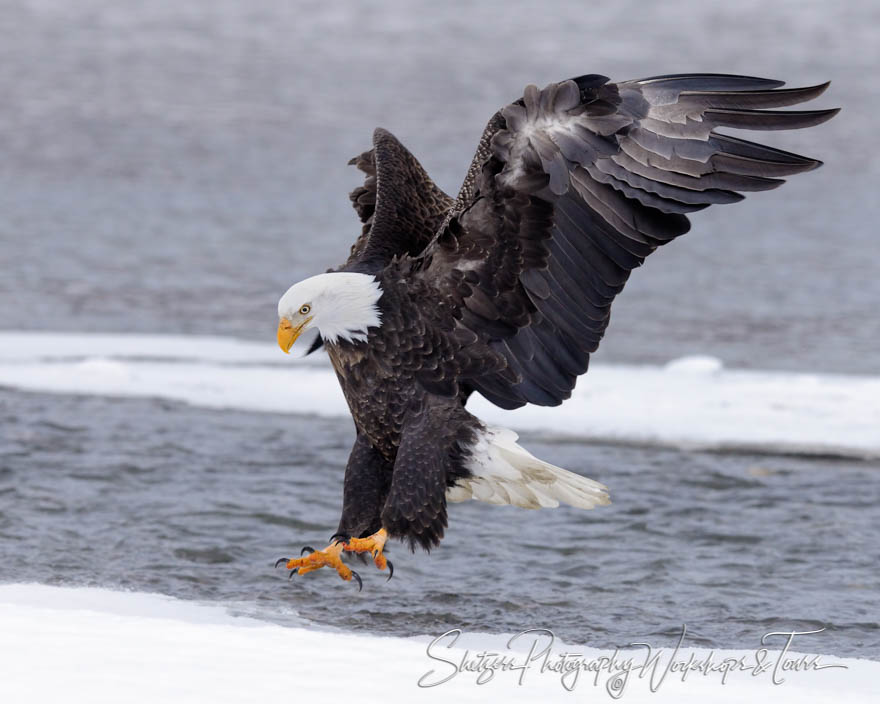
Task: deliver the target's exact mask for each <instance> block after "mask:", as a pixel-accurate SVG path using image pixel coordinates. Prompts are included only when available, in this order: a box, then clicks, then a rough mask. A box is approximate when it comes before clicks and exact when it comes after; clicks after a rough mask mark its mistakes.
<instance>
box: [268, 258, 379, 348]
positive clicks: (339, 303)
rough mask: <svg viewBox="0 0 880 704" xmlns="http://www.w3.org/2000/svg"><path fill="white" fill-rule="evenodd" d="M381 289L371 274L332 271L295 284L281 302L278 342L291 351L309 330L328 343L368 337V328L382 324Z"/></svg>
mask: <svg viewBox="0 0 880 704" xmlns="http://www.w3.org/2000/svg"><path fill="white" fill-rule="evenodd" d="M381 297H382V288H381V287H380V286H379V282H378V281H376V278H375V277H373V276H369V275H368V274H356V273H351V272H343V271H339V272H331V273H329V274H318V275H317V276H312V277H311V278H308V279H305V280H303V281H300V282H299V283H298V284H294V285H293V286H291V287H290V288H289V289H287V293H285V294H284V295H283V296H282V297H281V300H280V301H278V318H279V322H278V344H279V345H280V347H281V349H282V350H284V351H285V352H289V351H290V348H291V347H292V346H293V343H294V342H296V339H297V338H298V337H299V336H300V335H302V334H303V333H304V332H306V331H307V330H313V331H317V333H319V334H320V335H321V337H322V338H323V339H324V341H325V342H329V343H331V344H332V343H335V342H337V341H338V340H340V339H342V340H347V341H348V342H353V341H355V340H360V341H363V340H366V339H367V329H368V328H371V327H379V326H381V324H382V320H381V314H380V311H379V306H378V305H377V303H378V301H379V299H380V298H381Z"/></svg>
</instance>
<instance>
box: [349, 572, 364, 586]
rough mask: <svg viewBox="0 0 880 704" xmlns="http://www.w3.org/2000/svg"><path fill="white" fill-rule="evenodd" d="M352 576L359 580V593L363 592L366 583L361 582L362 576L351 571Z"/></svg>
mask: <svg viewBox="0 0 880 704" xmlns="http://www.w3.org/2000/svg"><path fill="white" fill-rule="evenodd" d="M351 576H352V577H354V578H355V579H356V580H357V583H358V591H362V590H363V588H364V583H363V581H361V576H360V575H359V574H358V573H357V572H355V571H354V570H352V571H351Z"/></svg>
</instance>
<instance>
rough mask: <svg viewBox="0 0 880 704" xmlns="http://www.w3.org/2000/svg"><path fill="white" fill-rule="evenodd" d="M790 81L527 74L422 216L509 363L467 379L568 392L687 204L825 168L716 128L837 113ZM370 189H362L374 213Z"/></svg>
mask: <svg viewBox="0 0 880 704" xmlns="http://www.w3.org/2000/svg"><path fill="white" fill-rule="evenodd" d="M781 85H782V83H781V82H779V81H772V80H768V79H762V78H751V77H745V76H726V75H718V74H694V75H671V76H658V77H654V78H648V79H641V80H635V81H626V82H623V83H617V84H614V83H608V79H607V78H605V77H603V76H595V75H590V76H582V77H580V78H576V79H573V80H569V81H563V82H561V83H555V84H551V85H549V86H547V87H546V88H544V89H543V90H539V89H538V88H536V87H535V86H529V87H527V88H526V90H525V93H524V95H523V97H522V99H521V100H518V101H516V102H515V103H512V104H511V105H508V106H507V107H505V108H503V109H502V110H501V111H499V112H498V113H496V115H495V116H493V118H492V120H491V121H490V122H489V125H488V126H487V127H486V130H485V132H484V134H483V137H482V139H481V141H480V144H479V147H478V149H477V154H476V156H475V157H474V160H473V162H472V164H471V167H470V169H469V170H468V174H467V176H466V178H465V181H464V184H463V185H462V188H461V191H460V193H459V195H458V198H457V199H456V200H455V201H454V202H452V201H451V200H450V199H446V198H445V196H444V197H443V198H440V197H439V196H438V195H437V194H436V191H435V190H430V191H429V194H430V195H429V197H428V200H429V201H430V203H431V204H433V205H436V206H437V207H436V209H431V208H428V211H429V212H430V216H429V217H428V218H427V219H430V218H437V219H438V220H439V221H440V222H442V225H441V227H440V228H439V231H438V234H437V236H436V237H435V238H434V239H433V241H431V242H430V244H428V245H427V247H426V248H425V250H424V252H423V253H422V254H421V256H420V257H419V258H418V259H417V261H416V262H415V263H412V262H410V263H409V264H408V266H409V267H411V268H412V270H413V271H414V275H415V276H417V277H419V279H420V281H421V282H422V284H424V285H428V286H430V287H431V290H433V291H436V292H437V295H438V296H442V297H443V300H444V301H446V302H447V303H448V304H449V308H451V309H452V310H454V316H455V319H456V321H455V325H456V326H457V327H459V328H464V329H466V330H469V331H471V332H472V333H473V337H475V338H476V340H477V341H478V342H475V343H474V344H481V345H485V346H486V347H487V348H488V353H490V354H492V355H496V356H498V357H500V358H502V359H503V360H504V362H505V364H504V365H503V366H504V367H505V368H504V369H503V370H502V371H493V372H491V373H488V374H484V375H482V376H478V377H475V378H470V379H466V380H463V381H462V384H464V386H465V390H466V391H472V390H477V391H479V392H481V393H482V394H483V395H484V396H485V397H486V398H488V399H489V400H490V401H492V402H493V403H495V404H497V405H499V406H501V407H504V408H516V407H519V406H522V405H524V404H526V403H535V404H539V405H556V404H558V403H561V402H562V401H563V400H564V399H565V398H567V397H568V396H569V395H570V394H571V390H572V388H573V387H574V385H575V381H576V379H577V377H578V376H579V375H580V374H582V373H584V372H585V371H586V369H587V365H588V362H589V355H590V353H592V352H593V351H595V350H596V348H597V347H598V345H599V341H600V340H601V338H602V335H603V334H604V332H605V329H606V327H607V325H608V321H609V316H610V307H611V303H612V301H613V300H614V298H615V296H616V295H617V294H618V293H620V291H621V290H622V289H623V286H624V285H625V283H626V281H627V279H628V277H629V275H630V272H631V271H632V270H633V269H634V268H636V267H638V266H639V265H641V263H642V262H643V261H644V259H645V258H646V257H647V256H648V255H649V254H651V252H653V251H654V250H655V249H656V248H657V247H659V246H661V245H663V244H664V243H666V242H669V241H670V240H672V239H674V238H676V237H678V236H680V235H682V234H683V233H685V232H687V230H688V229H689V227H690V222H689V221H688V219H687V217H686V214H687V213H690V212H693V211H697V210H701V209H703V208H706V207H708V206H709V205H712V204H715V203H733V202H736V201H738V200H741V199H742V197H743V196H742V192H748V191H760V190H766V189H769V188H775V187H777V186H779V185H780V184H781V183H783V181H782V180H780V177H784V176H790V175H792V174H796V173H800V172H803V171H808V170H810V169H813V168H816V167H817V166H819V165H820V162H819V161H816V160H814V159H810V158H807V157H803V156H799V155H797V154H791V153H789V152H784V151H781V150H778V149H774V148H772V147H767V146H764V145H761V144H757V143H754V142H749V141H746V140H743V139H739V138H736V137H731V136H728V135H723V134H719V133H717V132H716V131H715V130H716V128H719V127H734V128H738V129H750V130H775V129H794V128H800V127H809V126H813V125H816V124H819V123H821V122H824V121H825V120H827V119H829V118H830V117H832V116H833V115H834V114H835V113H836V112H837V111H836V110H809V111H778V110H775V109H771V108H779V107H786V106H790V105H796V104H799V103H801V102H803V101H806V100H810V99H812V98H815V97H817V96H818V95H820V94H821V93H822V91H824V90H825V88H826V87H827V85H828V84H827V83H826V84H823V85H819V86H813V87H808V88H795V89H782V90H780V89H779V88H780V86H781ZM395 141H396V140H395ZM374 151H375V152H376V153H377V155H378V151H376V148H375V147H374ZM407 154H408V153H407ZM413 161H414V160H413ZM375 163H376V165H377V166H379V165H380V163H381V162H380V161H379V158H378V156H377V159H376V161H375ZM416 163H417V162H416ZM419 168H421V167H419ZM378 171H379V179H378V184H379V185H378V192H379V197H378V199H375V200H377V203H378V204H379V205H381V204H382V203H383V202H384V198H385V196H384V194H383V193H382V170H381V168H379V169H378ZM422 173H423V172H422ZM424 178H425V179H427V177H426V176H425V177H424ZM368 181H369V178H368ZM428 183H430V181H429V182H428ZM431 187H432V188H433V189H436V187H435V186H433V184H431ZM365 188H366V189H367V192H365V193H358V191H356V192H355V193H357V194H358V195H357V197H355V194H352V198H353V200H355V201H356V205H360V206H361V207H362V208H363V213H369V212H370V207H371V206H372V205H373V203H372V200H371V199H370V196H369V186H368V185H367V184H365ZM407 198H409V199H410V200H412V199H413V198H417V199H419V198H421V199H422V200H417V201H416V202H417V203H423V202H424V198H425V196H424V195H419V196H417V195H415V194H413V193H408V194H407ZM418 209H419V208H417V210H418ZM441 210H442V213H441ZM359 212H361V211H360V210H359ZM363 213H362V217H363ZM371 217H372V218H373V225H372V229H373V232H372V233H369V237H368V242H367V243H366V244H365V245H364V247H363V249H364V251H367V250H370V249H371V248H372V247H373V242H374V239H375V235H376V230H377V228H378V222H379V213H378V211H377V212H376V213H374V214H372V216H371ZM365 229H366V228H365ZM417 244H418V243H417V242H416V241H411V242H408V243H407V247H406V248H405V251H406V252H408V253H410V254H413V248H414V247H415V246H416V245H417ZM356 247H357V245H356ZM377 248H378V247H377ZM379 249H381V248H379ZM438 373H442V372H440V370H438Z"/></svg>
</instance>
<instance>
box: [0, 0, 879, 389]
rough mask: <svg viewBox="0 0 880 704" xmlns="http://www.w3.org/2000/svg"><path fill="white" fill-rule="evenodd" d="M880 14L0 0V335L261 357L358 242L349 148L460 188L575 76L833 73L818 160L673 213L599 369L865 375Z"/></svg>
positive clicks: (870, 361) (667, 6)
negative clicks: (516, 116)
mask: <svg viewBox="0 0 880 704" xmlns="http://www.w3.org/2000/svg"><path fill="white" fill-rule="evenodd" d="M878 8H880V6H878V5H877V4H876V3H874V2H870V1H868V0H862V1H858V2H850V3H828V2H820V1H817V0H814V1H802V2H774V3H767V2H758V1H756V0H745V1H741V2H736V3H731V2H724V3H713V2H675V1H673V2H662V3H650V4H649V3H643V2H636V1H634V0H632V1H626V0H619V1H616V2H607V3H584V2H552V3H535V4H523V3H517V2H509V1H507V2H482V3H469V2H448V3H442V4H440V3H433V2H425V1H418V2H394V1H392V0H384V1H382V2H357V3H355V2H351V3H343V2H277V1H275V0H248V1H247V2H245V1H243V0H212V1H211V2H208V1H205V2H187V1H181V0H151V1H149V2H120V0H76V1H75V2H72V1H70V0H28V1H22V0H18V1H16V0H3V2H2V3H0V96H2V100H0V157H2V158H0V256H2V260H3V276H2V278H0V328H5V329H25V330H31V329H39V330H58V331H66V330H76V331H139V332H165V333H171V332H175V333H176V332H183V333H189V332H192V333H196V332H198V333H215V334H224V335H234V336H238V337H243V338H248V339H265V340H267V342H271V341H272V339H273V337H274V328H275V316H276V313H275V304H276V302H277V299H278V297H279V296H280V294H281V293H282V292H283V291H284V290H285V289H286V288H287V287H288V286H289V285H290V284H291V283H293V282H294V281H296V280H298V279H300V278H302V277H305V276H307V275H310V274H312V273H317V272H319V271H323V270H324V269H325V268H326V267H327V266H330V265H334V264H336V263H338V262H340V261H341V260H342V259H343V258H344V256H345V253H346V252H347V249H348V246H349V244H350V243H351V241H352V240H353V239H354V237H355V236H356V235H357V233H358V231H359V223H358V222H357V219H356V217H355V214H354V212H353V211H352V210H351V209H350V207H349V204H348V199H347V197H346V195H347V193H348V191H349V190H350V189H351V188H352V187H353V186H354V185H356V184H357V183H358V181H359V178H358V174H357V172H356V171H355V170H354V169H353V168H352V167H348V166H346V162H347V160H348V159H349V158H350V157H351V156H353V155H355V154H357V153H359V152H361V151H363V150H364V149H366V148H368V147H369V145H370V135H371V132H372V129H373V128H374V127H375V126H377V125H379V126H383V127H386V128H388V129H390V130H391V131H393V132H394V133H395V134H396V135H397V136H398V137H399V138H400V139H401V140H403V141H404V143H405V144H407V145H408V146H409V148H410V149H411V150H412V151H413V152H414V153H415V154H416V156H417V157H419V158H420V159H421V160H422V162H423V164H424V165H425V166H426V168H427V169H428V171H429V172H430V173H431V174H432V175H433V177H434V178H435V180H436V181H437V182H438V184H439V185H440V186H441V187H443V188H445V189H446V190H447V191H449V192H450V193H454V192H455V191H456V190H457V187H458V185H459V184H460V182H461V179H462V177H463V175H464V171H465V169H466V166H467V164H468V163H469V161H470V158H471V155H472V153H473V149H474V147H475V144H476V141H477V139H478V137H479V135H480V132H481V130H482V128H483V126H484V124H485V122H486V120H487V119H488V118H489V116H490V115H491V114H492V113H493V112H494V111H495V110H496V109H497V108H498V107H500V106H502V105H504V104H506V103H508V102H510V101H511V100H513V99H515V98H517V97H518V96H520V95H521V91H522V88H523V86H524V85H525V84H527V83H530V82H534V83H537V84H540V85H543V84H545V83H547V82H550V81H554V80H560V79H563V78H566V77H569V76H573V75H578V74H581V73H603V74H605V75H608V76H610V77H611V78H612V79H618V80H620V79H627V78H636V77H642V76H647V75H653V74H658V73H671V72H687V71H710V72H728V73H744V74H754V75H760V76H767V77H772V78H779V79H784V80H786V81H788V82H789V84H790V85H804V84H812V83H818V82H821V81H825V80H828V79H831V80H833V85H832V87H831V89H830V90H829V91H828V93H826V95H825V96H823V97H822V98H821V99H820V100H818V101H816V102H815V103H814V104H812V105H810V107H817V108H818V107H834V106H842V107H843V112H842V113H841V114H840V115H839V116H838V117H836V118H835V119H834V120H833V121H832V122H830V123H829V124H827V125H824V126H821V127H819V128H815V129H810V130H806V131H803V132H795V133H761V134H757V135H755V134H753V136H752V138H756V137H757V138H758V139H762V140H765V141H767V142H769V143H771V144H773V145H775V146H779V147H781V148H784V149H789V150H793V151H797V152H800V153H804V154H806V155H808V156H813V157H817V158H820V159H823V160H825V161H826V162H827V163H826V165H825V167H824V168H822V169H820V170H819V171H817V172H813V173H810V174H807V175H804V176H801V177H798V178H794V179H793V180H792V182H791V183H789V184H787V185H786V186H784V187H783V188H782V189H781V190H778V191H774V192H770V193H761V194H754V195H751V196H749V198H748V199H747V201H746V202H744V203H741V204H738V205H734V206H722V207H715V208H712V209H710V210H709V211H707V212H704V213H698V214H696V215H695V216H694V218H693V219H694V220H695V227H694V230H693V231H692V233H691V234H689V235H688V236H687V237H684V238H682V239H681V240H679V241H677V242H675V243H674V244H672V245H671V246H669V247H667V248H665V249H664V250H663V251H661V252H659V253H658V254H657V255H655V256H653V257H651V259H650V260H649V261H648V263H647V264H646V266H645V268H644V270H643V271H639V272H636V273H635V274H634V275H633V277H632V280H631V282H630V284H629V285H628V287H627V290H626V291H625V293H624V295H623V296H622V297H621V298H620V299H619V300H618V301H617V303H616V304H615V308H614V315H613V320H612V324H611V326H610V328H609V331H608V335H607V339H606V340H605V342H604V343H603V347H602V349H601V350H600V358H601V359H602V360H604V361H621V362H665V361H667V360H668V359H670V358H672V357H675V356H678V355H682V354H687V353H692V352H701V353H709V354H714V355H717V356H718V357H721V358H722V359H723V360H724V361H725V362H726V363H727V364H729V365H735V366H747V367H755V368H788V369H808V370H820V371H843V372H877V371H878V370H880V322H878V316H877V302H878V300H880V264H878V258H877V253H878V246H877V233H876V231H875V227H874V225H873V223H874V222H875V221H876V219H877V216H878V205H877V199H876V198H875V193H874V191H875V189H876V184H877V175H878V168H880V167H878V162H877V159H876V157H875V150H876V147H877V139H876V137H875V136H874V135H875V126H874V122H875V120H876V115H877V113H878V108H880V104H878V102H880V95H878V90H877V86H878V82H877V78H876V70H877V66H878V65H880V41H878V29H877V28H878V25H880V9H878Z"/></svg>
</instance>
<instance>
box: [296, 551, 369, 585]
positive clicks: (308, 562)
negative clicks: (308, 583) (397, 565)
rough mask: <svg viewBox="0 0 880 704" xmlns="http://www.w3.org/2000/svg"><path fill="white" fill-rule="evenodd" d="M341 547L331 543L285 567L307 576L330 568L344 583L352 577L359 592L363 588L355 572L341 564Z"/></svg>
mask: <svg viewBox="0 0 880 704" xmlns="http://www.w3.org/2000/svg"><path fill="white" fill-rule="evenodd" d="M342 547H343V546H342V543H333V544H332V545H328V546H327V547H326V548H324V549H323V550H315V551H314V552H313V553H311V554H309V555H306V556H305V557H298V558H293V559H290V560H288V561H287V564H286V565H285V566H286V567H287V569H289V570H298V571H299V574H307V573H309V572H313V571H314V570H318V569H321V568H322V567H332V568H333V569H335V570H336V572H337V574H338V575H339V576H340V577H341V578H342V579H344V580H345V581H346V582H348V581H351V579H352V577H354V579H355V580H357V583H358V591H360V590H361V589H362V588H363V582H362V581H361V578H360V576H359V575H358V573H357V572H355V571H354V570H352V569H350V568H349V567H348V566H346V565H345V564H344V563H343V562H342V559H341V557H340V555H341V554H342ZM294 574H295V572H291V575H290V576H291V577H292V576H293V575H294Z"/></svg>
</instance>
